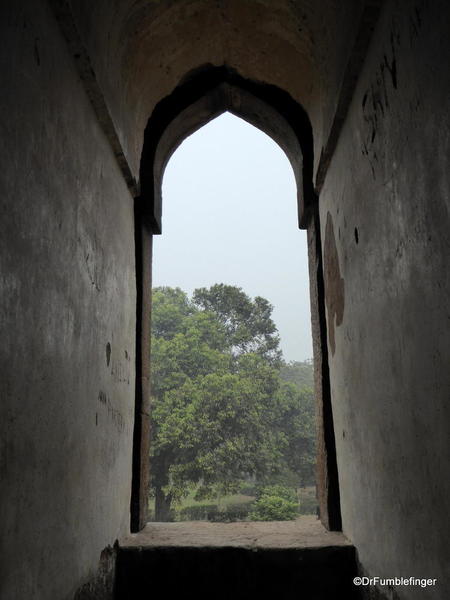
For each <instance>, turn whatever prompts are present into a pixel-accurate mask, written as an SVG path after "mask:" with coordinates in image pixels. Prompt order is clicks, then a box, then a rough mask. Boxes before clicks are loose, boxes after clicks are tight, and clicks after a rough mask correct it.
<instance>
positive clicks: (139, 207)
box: [131, 65, 341, 531]
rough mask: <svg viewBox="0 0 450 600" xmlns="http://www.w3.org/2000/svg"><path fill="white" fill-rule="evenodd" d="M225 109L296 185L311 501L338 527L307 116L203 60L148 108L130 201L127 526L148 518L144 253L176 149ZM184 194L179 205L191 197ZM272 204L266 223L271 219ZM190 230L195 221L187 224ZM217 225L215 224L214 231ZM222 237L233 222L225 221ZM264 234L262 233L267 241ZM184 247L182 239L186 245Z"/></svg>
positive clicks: (280, 96)
mask: <svg viewBox="0 0 450 600" xmlns="http://www.w3.org/2000/svg"><path fill="white" fill-rule="evenodd" d="M226 111H229V112H230V113H231V114H233V115H236V116H238V117H240V118H242V119H244V120H245V121H247V123H250V124H252V125H254V126H255V127H257V128H258V129H259V130H261V131H262V132H264V133H265V134H267V135H268V136H270V138H272V140H274V141H275V142H276V143H277V144H278V146H279V147H280V148H281V149H282V150H283V151H284V153H285V155H286V156H287V158H288V159H289V162H290V164H291V167H292V171H293V174H294V177H295V182H296V196H297V209H298V216H297V219H296V222H297V223H298V225H299V226H300V228H302V229H307V240H308V242H307V243H308V260H309V290H310V303H311V328H312V338H313V354H314V390H315V403H316V414H317V448H318V453H317V500H318V505H319V515H320V518H321V521H322V523H323V524H324V525H325V527H327V528H328V529H332V530H340V529H341V515H340V500H339V483H338V474H337V462H336V446H335V438H334V426H333V414H332V406H331V394H330V382H329V370H328V350H327V327H326V317H325V299H324V280H323V266H322V249H321V227H320V219H319V211H318V204H317V195H316V193H315V191H314V186H313V164H314V160H313V139H312V129H311V124H310V120H309V118H308V115H307V114H306V112H305V111H304V109H303V108H302V107H301V106H300V105H299V104H298V103H296V102H295V101H294V100H293V99H292V97H291V96H289V94H287V93H286V92H285V91H283V90H282V89H280V88H277V87H276V86H272V85H267V84H264V83H260V82H254V81H251V80H248V79H244V78H242V77H241V76H240V75H239V74H238V73H237V72H235V71H234V70H232V69H230V68H229V67H227V66H223V67H212V66H211V65H205V66H203V67H200V68H199V69H197V70H195V71H193V72H192V73H190V74H189V75H187V76H186V77H185V78H184V79H183V81H182V82H181V83H180V85H179V86H177V87H176V88H175V89H174V90H173V92H172V93H171V94H169V95H168V96H167V97H166V98H164V99H163V100H161V101H160V102H159V104H158V105H157V106H156V107H155V109H154V110H153V112H152V114H151V116H150V119H149V121H148V124H147V127H146V129H145V132H144V145H143V151H142V156H141V169H140V195H139V196H138V197H137V198H136V202H135V224H136V229H135V232H136V236H135V240H136V274H137V280H136V283H137V307H136V309H137V336H136V356H137V363H136V403H135V425H134V445H133V478H132V493H131V530H132V531H139V530H140V529H142V528H143V527H144V526H145V523H146V522H147V519H148V490H149V484H150V481H149V478H150V470H151V469H150V441H149V440H150V435H149V434H150V429H151V426H150V425H151V423H150V414H151V406H150V397H151V390H150V387H151V386H150V379H151V375H150V371H151V370H150V352H149V348H150V338H151V325H150V321H151V319H150V314H151V296H152V294H151V289H152V284H151V282H152V252H153V250H152V249H153V237H154V234H160V233H161V230H162V228H161V213H162V181H163V174H164V172H165V168H166V166H167V164H168V161H169V159H170V157H171V156H172V154H173V153H174V152H175V150H176V149H177V147H178V146H179V145H180V144H181V143H182V142H183V140H185V139H186V138H187V137H188V136H189V135H191V134H192V133H194V132H196V131H197V130H198V129H200V128H201V127H202V126H204V125H205V124H207V123H208V122H209V121H211V120H213V119H214V118H216V117H217V116H219V115H221V114H222V113H224V112H226ZM183 197H184V198H185V202H186V203H189V202H190V201H191V200H190V199H189V198H186V196H185V195H183ZM272 208H273V207H271V209H269V210H268V211H267V213H268V214H267V215H266V217H267V220H268V222H270V221H271V220H272V219H273V210H272ZM191 227H192V229H193V230H194V231H192V232H191V233H192V235H193V236H194V235H196V233H195V229H196V227H195V224H194V225H192V226H191ZM222 229H223V228H222ZM229 229H230V240H232V239H233V231H234V230H235V229H236V223H233V225H232V226H230V228H229ZM272 237H273V236H272V235H269V234H268V235H267V241H268V243H269V242H270V240H271V239H272ZM186 247H188V244H187V246H186Z"/></svg>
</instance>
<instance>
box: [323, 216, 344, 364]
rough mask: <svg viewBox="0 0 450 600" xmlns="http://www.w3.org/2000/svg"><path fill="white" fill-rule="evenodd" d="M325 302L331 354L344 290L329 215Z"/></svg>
mask: <svg viewBox="0 0 450 600" xmlns="http://www.w3.org/2000/svg"><path fill="white" fill-rule="evenodd" d="M324 279H325V292H326V295H325V301H326V306H327V317H328V342H329V345H330V350H331V354H332V355H333V356H334V353H335V351H336V339H335V327H339V325H341V323H342V319H343V317H344V306H345V288H344V280H343V279H342V277H341V269H340V266H339V255H338V251H337V247H336V240H335V237H334V227H333V220H332V218H331V214H330V213H329V212H328V213H327V222H326V225H325V242H324Z"/></svg>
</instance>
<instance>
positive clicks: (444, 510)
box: [319, 1, 450, 600]
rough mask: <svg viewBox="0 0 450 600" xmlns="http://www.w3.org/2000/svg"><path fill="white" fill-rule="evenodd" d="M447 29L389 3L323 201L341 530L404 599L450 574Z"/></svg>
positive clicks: (429, 9) (439, 592) (444, 10)
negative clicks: (415, 582) (403, 581)
mask: <svg viewBox="0 0 450 600" xmlns="http://www.w3.org/2000/svg"><path fill="white" fill-rule="evenodd" d="M449 27H450V23H449V11H448V6H447V5H446V2H442V1H436V2H425V1H424V2H412V1H408V2H400V1H390V2H387V3H386V6H385V8H384V10H383V13H382V16H381V19H380V21H379V23H378V26H377V29H376V31H375V35H374V37H373V39H372V43H371V48H370V51H369V55H368V57H367V59H366V62H365V66H364V69H363V72H362V74H361V77H360V80H359V83H358V86H357V89H356V93H355V96H354V98H353V101H352V104H351V106H350V110H349V113H348V115H347V119H346V122H345V124H344V128H343V130H342V133H341V136H340V139H339V142H338V146H337V148H336V152H335V154H334V157H333V159H332V162H331V165H330V169H329V171H328V173H327V176H326V179H325V184H324V187H323V189H322V193H321V195H320V199H319V207H320V216H321V228H322V244H323V253H324V275H325V291H326V304H327V322H328V333H329V335H328V347H329V359H330V376H331V393H332V404H333V413H334V425H335V434H336V445H337V458H338V470H339V481H340V493H341V508H342V519H343V530H344V533H346V534H347V535H348V536H349V538H350V539H351V540H352V541H353V542H354V544H355V546H356V548H357V551H358V555H359V560H360V562H361V565H362V568H363V569H364V570H366V571H367V572H368V573H369V574H370V575H371V576H375V575H378V576H381V577H395V576H397V577H400V576H404V577H409V576H414V577H429V578H437V580H438V584H437V586H436V587H428V588H421V587H415V588H413V587H406V586H405V587H397V588H396V589H395V593H396V594H397V595H398V597H399V598H405V599H406V598H408V600H413V599H416V598H417V599H420V600H424V599H428V598H429V599H431V598H433V599H438V598H444V597H446V590H447V592H448V581H449V577H450V572H449V565H450V552H449V545H448V533H449V531H450V523H449V512H448V499H449V497H450V472H449V462H448V459H449V456H450V436H449V422H450V404H449V401H448V400H449V392H450V370H449V368H448V357H449V355H450V330H449V327H448V324H449V318H450V314H449V303H448V299H449V297H450V247H449V235H448V232H449V229H450V176H449V169H448V166H449V161H450V136H449V131H450V107H449V102H448V99H449V97H450V78H449V74H448V64H447V61H446V60H445V58H444V57H447V56H449V53H450V43H449V38H448V31H449ZM384 591H385V592H386V593H387V596H386V597H389V598H391V597H393V596H392V594H394V592H392V591H389V590H384Z"/></svg>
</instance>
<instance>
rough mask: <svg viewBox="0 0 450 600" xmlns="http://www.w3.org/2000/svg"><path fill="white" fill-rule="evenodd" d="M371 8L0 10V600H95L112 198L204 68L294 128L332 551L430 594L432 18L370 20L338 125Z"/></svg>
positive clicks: (101, 521)
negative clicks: (270, 100) (257, 92)
mask: <svg viewBox="0 0 450 600" xmlns="http://www.w3.org/2000/svg"><path fill="white" fill-rule="evenodd" d="M378 4H379V2H376V1H367V2H363V1H362V0H361V1H358V0H354V1H353V0H352V1H351V2H350V1H349V2H345V3H342V2H335V1H334V0H333V1H332V0H326V1H325V0H324V1H323V2H314V3H313V2H308V1H306V0H304V1H303V0H296V1H293V2H290V1H289V2H288V1H287V0H286V1H285V0H280V2H277V3H276V9H275V8H274V3H272V2H269V1H268V0H248V1H246V2H243V1H241V0H230V2H221V3H219V2H217V3H216V2H211V1H209V0H177V1H173V0H161V1H159V2H150V1H147V0H138V1H135V0H116V1H115V2H114V3H111V2H110V1H109V0H98V2H95V3H93V2H92V1H91V0H89V1H88V0H73V1H69V0H49V1H48V2H47V1H46V0H33V1H31V0H15V1H14V2H13V0H5V1H4V2H2V4H1V7H0V23H1V30H2V32H1V33H2V35H1V40H2V46H3V50H2V52H1V55H0V61H1V77H2V80H1V90H2V94H1V97H0V103H1V107H2V109H1V113H0V123H1V125H0V126H1V133H2V140H3V142H2V145H1V147H0V160H1V164H2V168H1V170H0V189H1V197H0V202H1V207H2V209H1V210H2V212H1V222H0V228H1V235H0V247H1V265H0V291H1V293H2V307H1V312H0V320H1V325H2V338H1V362H2V367H1V373H2V376H1V380H0V392H1V411H2V428H4V429H3V432H2V435H1V438H0V439H1V461H0V476H1V479H2V481H1V486H2V494H1V500H0V502H1V525H0V527H1V534H0V544H1V549H0V550H1V555H2V564H1V572H0V596H1V598H2V600H3V599H5V600H13V599H14V600H17V599H20V600H21V599H22V598H34V599H36V600H55V598H57V599H58V600H59V599H63V600H66V599H67V600H72V599H73V598H77V600H79V599H81V598H83V599H84V598H104V599H106V598H111V581H112V579H111V572H112V569H113V564H114V561H113V558H112V557H113V550H111V549H110V548H111V546H112V545H113V544H114V542H115V540H116V539H117V538H118V537H120V536H122V535H123V534H124V533H127V531H128V530H129V516H130V513H129V508H130V489H131V462H132V433H133V423H134V384H135V381H134V375H135V360H136V357H135V355H134V353H135V347H136V345H135V342H136V340H135V331H136V285H135V247H134V220H133V199H132V197H131V194H130V189H129V188H131V189H136V190H137V188H138V184H139V182H138V181H137V180H138V173H139V161H140V156H141V152H142V141H143V135H144V129H145V125H146V123H147V121H148V119H149V117H150V115H151V113H152V111H153V109H154V107H155V106H156V105H157V104H158V102H159V101H161V100H162V99H163V98H165V97H166V96H168V95H169V94H170V93H172V91H173V90H174V88H175V86H177V85H179V84H180V82H182V80H183V78H184V77H185V76H186V75H187V74H189V73H190V72H192V70H195V69H198V68H199V67H202V66H204V65H205V64H211V65H216V66H221V65H223V64H226V65H227V66H228V67H230V68H232V69H235V70H236V71H237V72H238V73H239V74H240V75H241V76H242V77H244V78H248V79H251V80H254V81H258V82H262V83H267V84H271V85H275V86H278V87H279V88H280V89H282V90H284V91H285V92H286V93H288V94H290V96H291V97H292V98H293V99H294V100H295V101H296V102H298V103H299V104H300V105H301V106H303V107H304V108H305V110H306V111H307V113H308V116H309V118H310V121H311V124H312V128H313V137H314V155H315V156H314V160H315V172H319V175H320V177H319V179H318V180H316V183H317V184H318V186H317V187H318V188H320V190H319V191H320V192H321V193H320V197H319V212H320V225H321V241H322V250H323V258H324V262H323V264H324V276H325V304H326V307H327V311H328V314H327V318H328V331H329V337H328V351H329V360H330V376H331V393H332V401H333V414H334V419H335V433H336V444H337V460H338V470H339V479H340V493H341V501H342V517H343V529H344V532H345V533H346V534H347V535H348V536H349V538H350V539H351V540H352V542H353V543H354V544H355V546H356V548H357V552H358V555H359V559H360V561H361V565H362V569H364V570H365V571H367V572H368V573H369V574H370V575H372V576H373V575H380V576H383V575H386V576H396V575H397V576H402V575H403V576H429V577H437V578H438V579H440V580H441V582H444V584H443V585H445V584H446V583H445V582H448V580H449V577H450V574H449V573H448V565H449V564H450V556H449V550H448V531H449V525H448V508H447V499H448V498H449V497H450V489H449V481H450V476H449V473H448V456H449V439H450V436H449V434H448V423H449V422H450V419H449V417H450V415H449V414H448V411H449V403H448V395H449V389H450V375H449V369H448V357H449V355H450V335H449V328H448V325H447V324H448V298H449V296H450V289H449V288H450V281H449V273H450V265H449V256H450V253H449V248H448V241H447V240H448V231H449V173H448V164H449V150H450V149H449V133H448V132H449V130H450V122H449V112H448V111H449V108H448V98H449V95H450V84H449V77H448V66H447V61H446V60H445V57H447V56H448V55H449V50H450V48H449V41H448V31H449V30H450V23H449V15H450V10H449V8H448V3H446V2H444V1H443V0H436V1H435V2H431V1H427V0H416V1H414V0H404V1H400V0H387V1H386V2H385V3H384V8H383V11H382V16H381V20H380V21H379V22H378V24H377V26H376V30H375V35H374V37H373V39H372V41H371V45H370V49H369V54H368V56H367V59H366V60H365V62H364V67H363V71H362V73H361V75H360V77H359V80H358V83H357V87H356V92H355V94H354V97H353V100H352V103H351V105H350V110H349V112H348V114H347V111H346V109H347V105H346V100H349V101H350V99H351V97H352V93H353V84H354V83H355V81H356V80H357V79H358V77H357V76H358V70H359V66H360V65H361V64H362V63H363V59H364V55H365V46H364V40H366V41H367V40H368V39H370V35H369V33H368V32H369V30H370V20H369V21H368V22H369V25H367V27H365V26H364V27H362V26H361V23H362V22H365V17H364V18H362V17H361V16H362V15H363V16H364V15H367V14H369V13H371V10H372V9H374V10H375V8H376V6H377V5H378ZM50 7H51V8H50ZM374 7H375V8H374ZM55 15H56V16H57V17H58V21H57V19H55ZM363 24H364V23H363ZM361 31H363V33H364V35H363V36H360V35H359V33H360V32H361ZM61 32H62V33H61ZM63 35H64V36H65V38H66V39H64V37H63ZM364 36H365V37H364ZM358 39H359V40H360V42H358ZM342 123H343V125H344V126H343V129H342V131H340V126H341V125H342ZM336 124H337V125H336ZM336 142H337V146H336V151H335V153H334V154H332V150H333V148H334V144H335V143H336ZM324 157H325V158H324ZM330 158H331V162H330V167H329V170H328V171H326V166H327V164H328V162H329V159H330ZM320 165H322V167H320ZM133 178H134V180H135V181H133ZM322 182H323V185H322ZM133 193H134V192H133ZM136 195H137V194H136ZM313 242H314V240H313V239H311V240H310V243H311V244H312V243H313ZM99 561H100V563H101V564H100V568H99ZM441 585H442V584H441ZM395 592H396V593H397V595H398V596H399V597H400V598H405V599H406V598H413V599H415V598H418V599H419V598H420V600H422V599H423V598H427V599H428V598H429V599H436V600H438V599H439V598H442V597H443V592H442V587H441V588H438V587H436V588H427V589H421V588H415V589H413V588H406V587H403V588H400V587H399V588H397V589H396V591H395ZM389 593H391V592H389ZM391 595H392V594H391Z"/></svg>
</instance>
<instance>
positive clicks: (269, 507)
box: [249, 485, 298, 521]
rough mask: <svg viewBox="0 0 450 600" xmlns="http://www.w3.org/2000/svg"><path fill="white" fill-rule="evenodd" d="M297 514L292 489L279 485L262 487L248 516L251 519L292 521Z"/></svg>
mask: <svg viewBox="0 0 450 600" xmlns="http://www.w3.org/2000/svg"><path fill="white" fill-rule="evenodd" d="M297 516H298V500H297V495H296V493H295V491H294V490H292V489H290V488H286V487H283V486H281V485H271V486H266V487H265V488H262V489H261V490H260V492H259V493H258V497H257V500H256V502H255V503H254V504H253V509H252V510H251V511H250V514H249V518H250V520H252V521H292V520H294V519H296V518H297Z"/></svg>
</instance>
